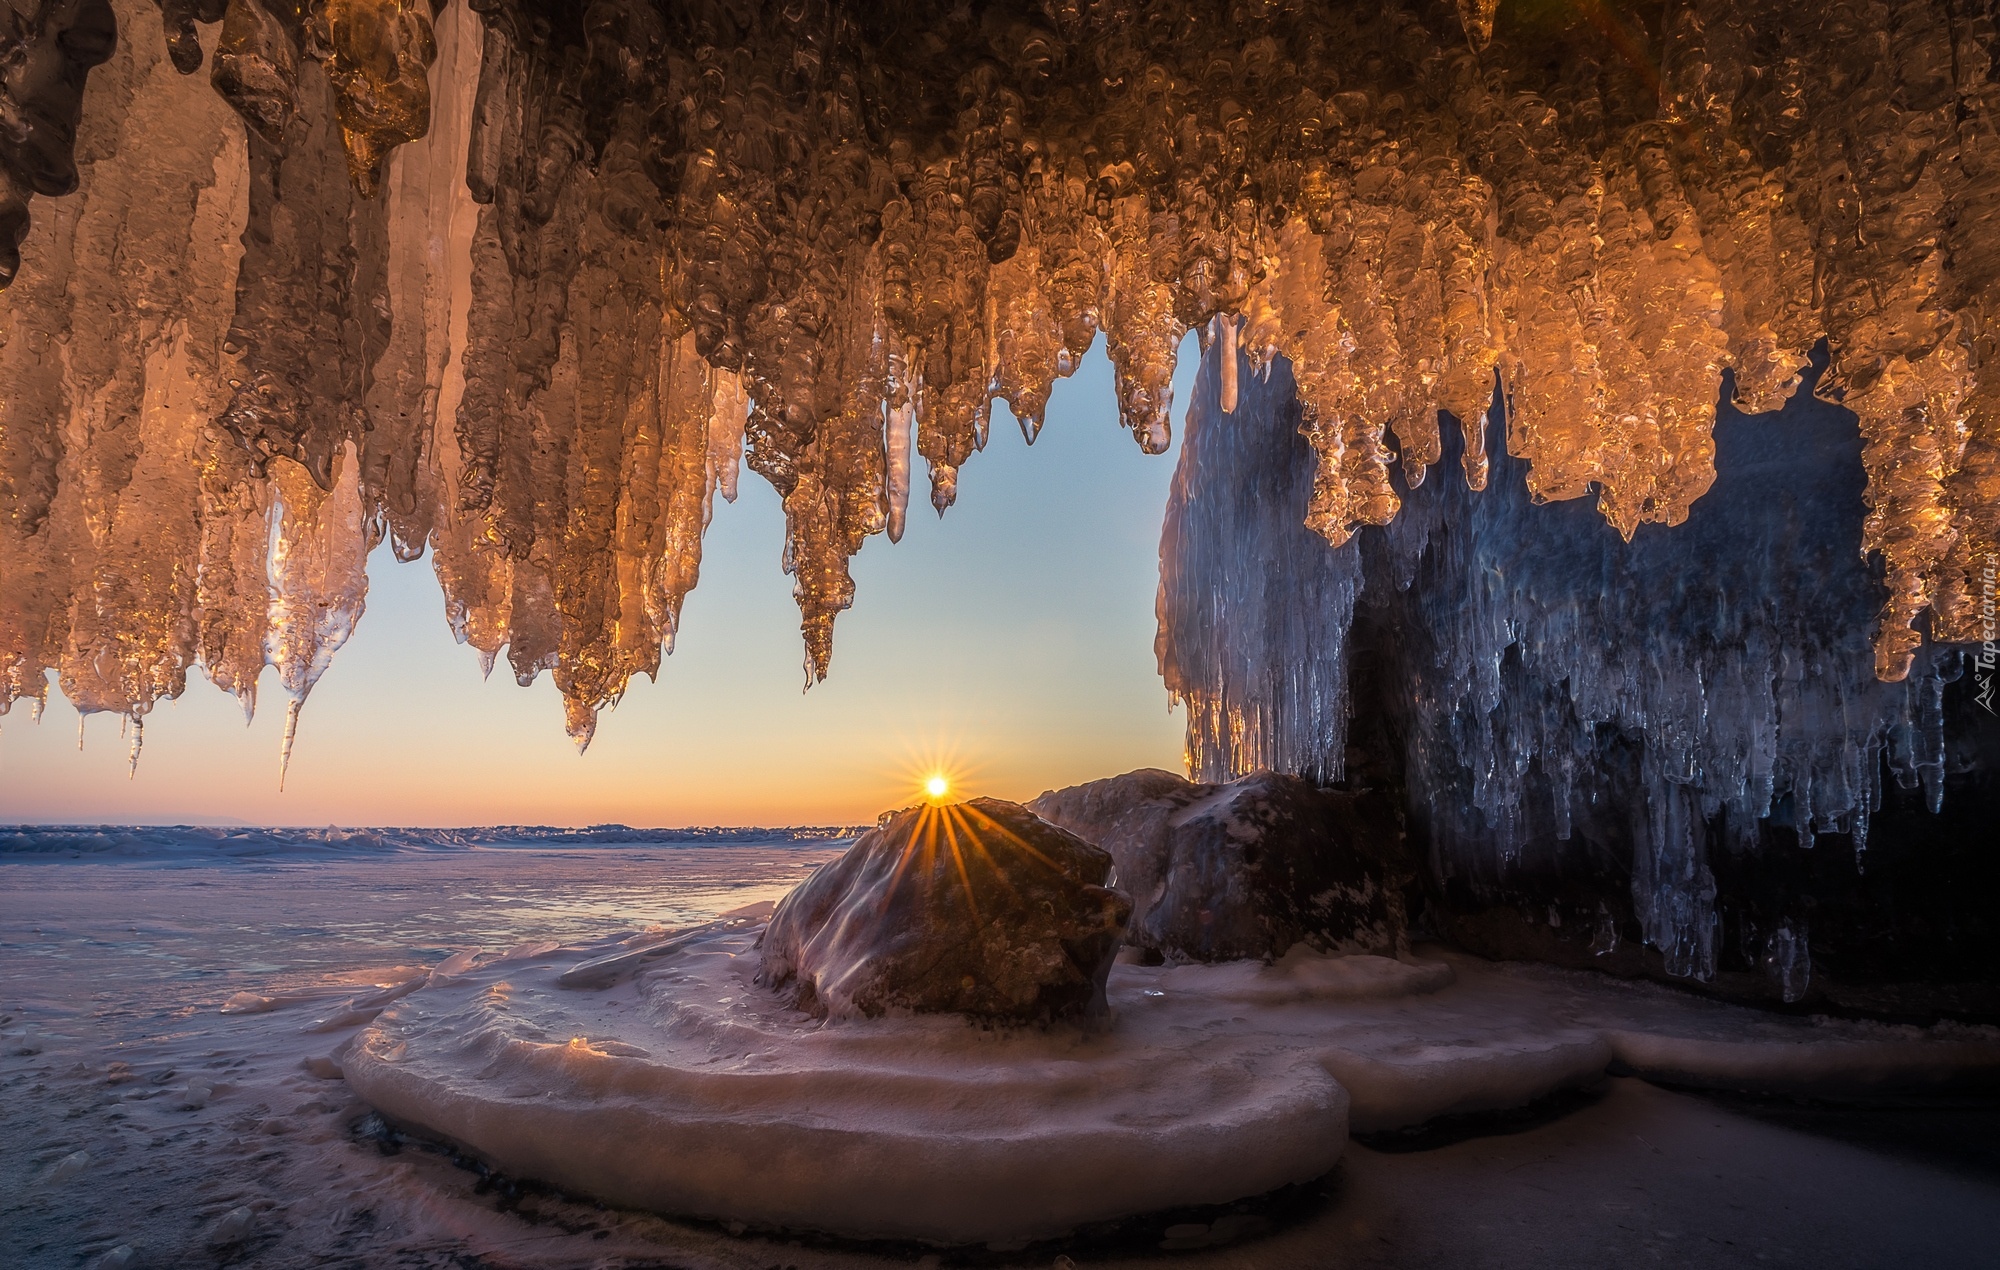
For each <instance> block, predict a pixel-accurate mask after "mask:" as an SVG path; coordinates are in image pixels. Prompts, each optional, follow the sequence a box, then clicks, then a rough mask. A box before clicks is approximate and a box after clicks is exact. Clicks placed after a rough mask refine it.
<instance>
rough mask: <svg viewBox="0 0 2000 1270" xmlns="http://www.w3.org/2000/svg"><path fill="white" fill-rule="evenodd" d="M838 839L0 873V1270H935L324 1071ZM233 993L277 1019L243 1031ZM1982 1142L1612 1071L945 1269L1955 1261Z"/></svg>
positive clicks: (7, 863)
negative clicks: (795, 1229) (468, 1146)
mask: <svg viewBox="0 0 2000 1270" xmlns="http://www.w3.org/2000/svg"><path fill="white" fill-rule="evenodd" d="M225 836H226V835H225ZM234 840H235V841H238V842H239V843H240V842H241V841H243V839H242V838H241V837H240V836H238V837H236V838H235V839H234ZM839 845H840V844H825V843H815V842H808V843H804V844H799V843H765V844H746V843H743V842H740V841H738V842H734V843H730V844H728V845H688V844H680V845H666V844H661V845H650V846H649V845H645V844H643V843H634V842H625V843H621V844H619V845H615V846H603V845H597V846H567V845H564V846H551V845H548V844H547V843H546V842H540V843H534V842H529V843H522V844H519V845H514V846H508V847H494V846H492V845H490V844H480V843H449V842H434V843H431V844H429V845H425V846H420V847H419V846H411V845H410V844H409V843H401V844H398V845H392V846H390V847H384V846H383V845H382V844H380V843H377V844H375V845H367V844H360V845H351V846H350V845H341V844H330V843H328V842H327V841H326V840H325V838H324V837H323V836H322V837H319V838H315V839H311V840H309V841H308V842H305V843H301V844H299V847H298V849H297V850H277V851H271V850H264V849H258V850H255V851H251V852H247V853H234V852H230V851H224V850H217V849H215V848H214V847H213V845H212V844H211V845H210V846H209V847H203V848H200V849H193V848H189V847H188V845H187V843H186V842H181V843H179V844H178V846H176V847H175V849H173V850H166V851H161V850H158V849H156V848H151V847H146V846H127V847H124V848H120V849H119V850H117V851H113V852H106V851H103V850H82V849H79V850H76V851H74V853H72V851H71V850H70V849H68V848H64V849H62V850H57V851H43V852H21V851H15V850H7V851H4V852H0V1020H4V1021H0V1140H4V1141H5V1142H6V1143H7V1144H8V1148H9V1149H8V1150H6V1151H4V1152H0V1265H5V1266H8V1267H15V1266H19V1267H29V1268H34V1267H42V1266H50V1267H90V1266H97V1265H104V1266H112V1265H124V1266H131V1265H150V1266H155V1267H159V1266H200V1265H242V1266H259V1267H262V1266H272V1267H292V1266H298V1267H307V1266H315V1267H317V1266H347V1267H374V1266H437V1267H445V1266H454V1267H491V1268H495V1270H497V1268H498V1267H503V1266H504V1267H571V1266H574V1267H604V1268H611V1267H639V1266H660V1265H671V1266H676V1267H683V1266H685V1267H718V1268H720V1267H728V1268H730V1270H753V1268H754V1270H762V1268H764V1267H770V1266H773V1265H776V1266H797V1267H802V1268H803V1267H808V1266H810V1267H821V1266H824V1267H843V1268H845V1267H862V1266H875V1265H882V1264H904V1265H909V1264H923V1263H925V1260H926V1258H932V1259H933V1260H932V1261H931V1263H932V1264H935V1263H936V1261H935V1258H936V1256H937V1254H934V1253H931V1252H929V1251H928V1250H925V1249H922V1248H920V1247H916V1246H908V1245H904V1246H897V1245H884V1246H877V1247H872V1248H859V1247H855V1246H851V1245H850V1246H842V1245H831V1244H814V1243H800V1242H796V1241H790V1240H774V1239H765V1238H758V1237H756V1236H754V1235H753V1236H751V1237H748V1238H743V1237H737V1236H733V1235H732V1234H731V1233H730V1232H729V1231H728V1230H726V1229H724V1228H722V1227H719V1226H716V1225H713V1224H704V1223H690V1222H676V1221H670V1220H667V1219H664V1218H660V1217H656V1216H652V1215H648V1214H641V1213H633V1212H626V1211H620V1210H616V1209H606V1208H602V1207H600V1206H597V1205H594V1204H590V1203H588V1202H578V1201H574V1200H570V1199H565V1198H563V1197H561V1196H558V1195H555V1194H552V1193H550V1192H548V1191H546V1190H543V1189H540V1188H535V1187H531V1186H530V1187H522V1186H517V1185H514V1184H513V1183H511V1182H509V1181H507V1180H506V1179H493V1178H489V1177H485V1176H482V1174H481V1173H479V1172H478V1171H476V1170H475V1169H473V1168H472V1167H470V1166H469V1165H468V1164H467V1162H465V1161H463V1160H456V1159H454V1158H452V1157H451V1156H450V1155H448V1154H447V1153H444V1152H441V1151H439V1150H436V1149H434V1148H430V1147H427V1146H425V1145H423V1144H421V1143H418V1142H415V1141H411V1140H407V1139H403V1138H402V1137H400V1136H399V1135H396V1134H394V1133H392V1132H388V1131H386V1130H385V1129H384V1128H383V1127H382V1126H381V1125H380V1122H379V1121H378V1120H376V1119H375V1118H373V1117H372V1116H371V1115H370V1114H369V1113H368V1110H367V1108H365V1107H363V1106H362V1105H360V1104H359V1103H358V1102H357V1101H356V1100H355V1099H354V1098H353V1097H352V1095H351V1094H350V1093H349V1091H348V1089H347V1086H346V1083H345V1082H344V1081H343V1080H341V1079H339V1078H338V1077H337V1075H336V1074H335V1073H334V1072H333V1070H332V1069H330V1068H329V1066H328V1064H327V1062H326V1057H327V1056H328V1055H329V1054H331V1053H333V1052H334V1051H335V1050H336V1049H338V1048H339V1047H341V1046H344V1045H345V1044H346V1042H347V1041H348V1039H349V1038H350V1037H351V1036H352V1035H353V1034H354V1031H355V1029H356V1028H357V1027H358V1026H359V1023H358V1022H352V1021H348V1022H343V1021H342V1020H343V1019H345V1018H348V1017H350V1016H348V1015H343V1014H342V1011H343V1010H344V1009H345V1008H346V1007H348V1006H351V1005H353V1004H354V1003H356V1002H361V1003H364V1004H365V1003H366V1002H368V1001H369V1000H371V998H372V997H379V996H382V995H386V994H387V993H394V992H396V991H398V990H399V987H400V986H401V985H406V984H409V983H411V982H417V981H421V979H422V977H423V976H424V974H425V972H426V971H427V970H429V969H431V968H434V967H437V966H439V965H440V964H442V963H444V962H445V961H446V959H447V958H449V957H451V956H453V955H456V954H461V953H465V952H468V951H470V950H472V949H486V950H489V951H500V950H507V949H510V948H515V947H517V946H520V945H524V944H526V945H536V944H543V943H548V942H551V941H560V942H563V943H568V944H580V943H586V942H596V941H601V940H604V939H606V938H609V937H612V936H615V935H618V934H620V933H623V932H630V931H635V930H643V929H646V928H648V927H654V926H679V925H683V924H687V923H690V922H695V921H700V920H705V919H707V918H710V917H712V916H714V915H715V914H717V913H719V912H723V911H725V910H728V909H733V908H737V907H740V906H742V905H745V904H750V903H755V902H757V901H760V900H766V899H775V898H777V897H778V896H779V895H781V894H782V893H783V892H784V891H785V890H787V889H789V887H790V886H791V885H793V884H794V883H795V882H797V881H798V880H799V879H800V878H801V877H802V876H804V874H805V873H806V872H807V871H808V870H810V869H811V868H812V867H814V866H815V865H817V864H818V863H820V862H821V861H824V860H826V859H828V858H831V857H832V856H833V855H834V854H836V853H837V851H838V849H839ZM1171 986H1172V985H1171V984H1169V985H1168V987H1169V988H1171ZM385 990H386V992H385ZM259 1000H262V1001H265V1002H269V1003H271V1004H273V1005H274V1006H275V1007H276V1008H271V1009H268V1010H263V1009H258V1008H257V1007H256V1006H255V1005H254V1004H253V1005H250V1006H247V1007H246V1006H244V1005H243V1003H244V1002H252V1003H254V1002H257V1001H259ZM232 1001H235V1002H237V1003H238V1007H237V1008H249V1009H252V1010H254V1011H255V1012H249V1013H224V1012H223V1007H224V1006H225V1005H226V1004H228V1003H230V1002H232ZM366 1012H367V1011H366V1010H363V1011H361V1013H366ZM319 1024H330V1025H331V1026H328V1027H327V1028H326V1030H311V1029H313V1028H314V1027H315V1025H319ZM1558 1111H1559V1112H1561V1113H1562V1114H1559V1115H1558V1114H1555V1113H1556V1112H1558ZM1996 1141H2000V1114H1996V1112H1995V1110H1994V1106H1993V1104H1992V1103H1991V1102H1990V1101H1989V1100H1985V1099H1982V1098H1970V1097H1963V1096H1959V1097H1952V1098H1945V1099H1930V1100H1908V1099H1903V1100H1897V1101H1894V1102H1893V1103H1887V1104H1880V1103H1878V1104H1873V1105H1869V1106H1865V1107H1850V1108H1845V1109H1837V1110H1830V1109H1827V1108H1825V1107H1819V1106H1811V1105H1793V1104H1788V1103H1774V1102H1749V1103H1745V1102H1740V1101H1739V1102H1733V1103H1719V1102H1716V1101H1713V1100H1710V1099H1707V1098H1700V1097H1695V1096H1691V1095H1688V1094H1684V1093H1677V1092H1673V1091H1670V1090H1665V1089H1660V1088H1657V1087H1654V1086H1651V1085H1646V1084H1643V1083H1641V1082H1639V1081H1637V1080H1630V1079H1614V1080H1612V1081H1610V1082H1609V1083H1608V1085H1607V1086H1606V1087H1605V1088H1604V1089H1603V1090H1601V1091H1600V1092H1598V1093H1596V1094H1578V1095H1575V1096H1573V1097H1569V1098H1568V1099H1567V1100H1565V1101H1563V1102H1562V1103H1561V1104H1560V1105H1559V1106H1555V1107H1545V1108H1543V1109H1542V1110H1541V1111H1540V1112H1538V1113H1535V1114H1530V1115H1528V1116H1526V1117H1521V1118H1514V1119H1506V1118H1503V1119H1501V1120H1497V1121H1490V1122H1482V1123H1480V1124H1477V1125H1473V1126H1470V1127H1469V1128H1468V1127H1464V1126H1461V1127H1459V1128H1457V1129H1454V1128H1452V1127H1450V1126H1446V1127H1445V1128H1444V1129H1443V1130H1441V1131H1440V1132H1438V1133H1436V1134H1430V1135H1429V1136H1423V1135H1420V1136H1418V1137H1414V1138H1399V1137H1396V1136H1394V1135H1389V1136H1378V1137H1374V1138H1363V1139H1362V1140H1360V1141H1359V1142H1357V1143H1356V1144H1355V1145H1353V1146H1351V1147H1350V1148H1349V1149H1348V1151H1347V1152H1346V1154H1345V1156H1344V1157H1343V1159H1342V1163H1341V1164H1340V1166H1339V1168H1338V1169H1337V1170H1336V1171H1335V1172H1334V1173H1333V1174H1332V1175H1330V1176H1329V1177H1328V1178H1325V1179H1322V1181H1321V1182H1319V1183H1315V1184H1313V1185H1310V1186H1307V1187H1305V1188H1302V1189H1301V1190H1299V1191H1297V1192H1295V1193H1292V1194H1289V1195H1286V1196H1282V1197H1279V1198H1278V1199H1275V1200H1271V1201H1263V1202H1259V1203H1254V1204H1249V1205H1245V1206H1243V1210H1242V1211H1241V1212H1240V1213H1237V1214H1234V1215H1231V1216H1229V1217H1226V1218H1224V1219H1221V1220H1213V1219H1212V1218H1213V1215H1212V1214H1211V1215H1207V1216H1206V1217H1205V1218H1204V1220H1202V1221H1186V1220H1177V1219H1175V1218H1174V1217H1172V1216H1171V1215H1169V1216H1167V1217H1164V1218H1161V1219H1158V1220H1156V1221H1152V1222H1151V1223H1150V1224H1148V1222H1146V1221H1141V1222H1139V1223H1137V1224H1135V1225H1134V1226H1132V1227H1131V1228H1130V1229H1126V1230H1122V1231H1118V1232H1113V1233H1112V1234H1110V1235H1107V1236H1106V1237H1105V1238H1103V1239H1101V1240H1099V1241H1098V1242H1096V1243H1092V1244H1089V1245H1078V1246H1074V1247H1067V1248H1061V1249H1054V1250H1051V1249H1049V1248H1047V1247H1036V1248H1031V1249H1027V1250H1022V1251H1019V1252H1008V1251H990V1252H989V1251H986V1250H977V1251H974V1252H964V1253H952V1252H947V1253H945V1254H943V1262H944V1264H959V1263H966V1264H972V1263H1004V1264H1021V1265H1040V1266H1047V1265H1050V1264H1051V1263H1052V1262H1055V1258H1056V1257H1057V1256H1070V1257H1072V1258H1073V1259H1074V1260H1075V1261H1076V1262H1077V1263H1078V1264H1103V1265H1122V1264H1137V1263H1142V1262H1145V1261H1148V1260H1151V1259H1153V1258H1155V1257H1158V1256H1160V1255H1161V1253H1162V1251H1163V1250H1166V1251H1171V1252H1172V1253H1173V1256H1174V1259H1175V1264H1177V1265H1180V1266H1185V1267H1189V1270H1194V1268H1195V1267H1202V1268H1204V1270H1205V1268H1206V1267H1208V1266H1217V1267H1221V1266H1236V1267H1248V1266H1256V1267H1260V1268H1261V1267H1271V1268H1272V1270H1284V1268H1286V1267H1293V1266H1297V1267H1307V1266H1323V1265H1334V1264H1339V1265H1343V1266H1344V1265H1359V1266H1384V1267H1387V1266H1514V1265H1520V1266H1537V1267H1546V1266H1565V1265H1577V1266H1586V1265H1588V1266H1597V1265H1605V1264H1675V1265H1747V1264H1758V1265H1813V1266H1857V1267H1859V1266H1875V1265H1884V1264H1898V1263H1902V1264H1926V1265H1941V1266H1953V1265H1983V1264H1991V1257H1992V1256H1993V1255H1994V1247H1995V1245H1996V1242H2000V1154H1996V1148H1995V1146H1994V1143H1995V1142H1996ZM1412 1148H1419V1149H1412ZM1204 1245H1219V1246H1212V1247H1205V1246H1204Z"/></svg>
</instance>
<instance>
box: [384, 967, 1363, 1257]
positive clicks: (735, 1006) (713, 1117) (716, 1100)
mask: <svg viewBox="0 0 2000 1270" xmlns="http://www.w3.org/2000/svg"><path fill="white" fill-rule="evenodd" d="M754 943H755V936H754V935H746V934H737V935H724V936H719V937H715V938H712V939H709V940H707V941H704V942H701V943H697V944H695V945H693V946H690V947H688V948H687V949H685V950H684V951H683V952H681V953H680V954H679V956H678V957H677V958H676V960H675V962H674V963H673V965H672V968H662V969H657V970H648V971H644V972H642V973H641V974H640V975H639V976H638V977H637V979H636V980H635V981H634V982H632V983H630V984H628V985H622V986H620V987H617V988H613V989H610V990H607V991H604V992H596V993H588V994H584V993H573V992H562V991H560V990H557V989H555V988H554V986H553V983H552V979H553V976H552V975H551V974H550V971H551V970H553V969H554V968H555V967H556V966H559V965H561V964H562V960H561V958H554V959H551V961H550V962H548V963H544V964H541V965H530V966H524V967H515V968H509V969H508V970H506V971H503V972H498V973H493V972H489V973H484V974H481V973H478V972H473V973H470V974H468V975H465V976H463V977H462V978H461V979H460V980H459V981H458V983H457V984H456V985H455V986H453V987H451V988H449V989H432V990H428V991H426V992H423V993H420V994H418V995H416V996H414V997H411V998H409V999H407V1000H406V1001H404V1002H402V1003H400V1005H399V1006H398V1007H397V1008H396V1010H395V1011H394V1014H393V1017H388V1016H385V1017H384V1018H383V1019H382V1020H380V1021H379V1022H378V1024H377V1026H376V1027H374V1028H372V1029H371V1030H369V1031H368V1032H366V1033H364V1034H363V1035H362V1036H361V1037H360V1038H359V1040H358V1041H357V1042H356V1044H355V1046H354V1048H353V1049H352V1050H351V1051H350V1052H349V1054H348V1055H347V1057H346V1061H345V1070H346V1076H347V1079H348V1081H349V1083H350V1084H352V1085H353V1086H354V1088H355V1089H356V1090H357V1091H358V1092H359V1093H360V1094H361V1095H362V1097H364V1098H366V1099H367V1100H368V1101H369V1102H371V1103H372V1104H374V1105H375V1106H376V1107H378V1108H380V1109H381V1110H383V1111H384V1112H386V1113H388V1114H389V1115H391V1116H394V1117H396V1118H398V1119H401V1120H404V1121H408V1122H411V1123H415V1124H419V1125H423V1126H425V1127H428V1128H430V1129H432V1130H435V1131H437V1132H440V1133H443V1134H446V1135H448V1136H449V1137H451V1138H453V1139H455V1140H457V1141H459V1142H461V1143H464V1144H466V1145H467V1146H469V1147H472V1148H473V1149H474V1150H476V1151H477V1152H478V1153H480V1154H481V1155H483V1156H485V1157H486V1158H488V1159H491V1160H493V1161H495V1162H497V1163H498V1164H500V1166H501V1167H503V1168H504V1169H507V1170H509V1171H510V1172H515V1173H518V1174H521V1175H524V1176H530V1177H537V1178H542V1179H545V1180H548V1181H552V1182H555V1183H558V1184H560V1185H562V1186H564V1187H567V1188H572V1189H574V1190H577V1191H580V1192H583V1193H586V1194H590V1195H595V1196H599V1197H602V1198H605V1199H609V1200H612V1201H614V1202H618V1203H623V1204H630V1205H636V1206H640V1207H650V1208H656V1209H661V1210H664V1211H668V1212H675V1213H683V1214H691V1215H695V1216H702V1217H712V1218H719V1219H724V1220H734V1221H742V1222H747V1223H751V1224H755V1225H762V1226H775V1227H782V1228H795V1229H811V1230H823V1231H831V1232H834V1233H838V1234H842V1235H849V1236H860V1237H896V1238H913V1239H924V1240H932V1241H937V1242H944V1243H961V1242H986V1241H1013V1240H1022V1239H1033V1238H1037V1237H1044V1236H1053V1235H1059V1234H1062V1233H1065V1232H1067V1231H1069V1230H1071V1229H1073V1228H1074V1227H1076V1226H1077V1225H1080V1224H1083V1223H1087V1222H1092V1221H1098V1220H1104V1219H1108V1218H1113V1217H1119V1216H1123V1215H1127V1214H1130V1213H1137V1212H1146V1211H1151V1210H1154V1209H1161V1208H1169V1207H1174V1206H1178V1205H1188V1204H1205V1203H1220V1202H1224V1201H1228V1200H1232V1199H1238V1198H1242V1197H1244V1196H1249V1195H1256V1194H1260V1193H1262V1192H1264V1191H1268V1190H1271V1189H1274V1188H1276V1187H1278V1186H1282V1185H1285V1184H1287V1183H1292V1182H1303V1181H1307V1180H1309V1179H1311V1178H1315V1177H1317V1176H1319V1175H1320V1174H1322V1173H1324V1172H1326V1171H1327V1170H1328V1169H1330V1168H1332V1167H1333V1164H1334V1162H1335V1161H1336V1160H1337V1159H1338V1158H1339V1155H1340V1151H1341V1147H1342V1145H1343V1144H1344V1142H1345V1140H1346V1136H1347V1095H1346V1094H1345V1093H1344V1092H1343V1091H1342V1089H1341V1087H1340V1086H1339V1085H1338V1084H1336V1083H1335V1082H1334V1080H1333V1079H1332V1078H1331V1077H1330V1076H1328V1075H1327V1073H1326V1071H1325V1069H1324V1068H1322V1067H1321V1066H1320V1065H1319V1064H1317V1063H1315V1062H1314V1061H1313V1059H1312V1056H1311V1055H1310V1054H1308V1053H1305V1052H1303V1051H1300V1050H1274V1049H1272V1048H1271V1047H1270V1046H1269V1045H1268V1043H1266V1041H1265V1038H1262V1037H1259V1036H1256V1035H1255V1034H1250V1035H1241V1034H1235V1033H1234V1032H1233V1030H1232V1029H1228V1028H1226V1027H1206V1028H1188V1027H1181V1026H1176V1025H1175V1022H1174V1021H1169V1020H1167V1019H1164V1018H1162V1019H1155V1020H1153V1021H1152V1023H1151V1026H1147V1027H1145V1028H1144V1029H1143V1034H1144V1035H1145V1037H1146V1043H1144V1044H1133V1043H1132V1042H1131V1040H1130V1039H1129V1038H1127V1037H1126V1036H1125V1035H1124V1034H1123V1031H1120V1032H1117V1033H1107V1034H1096V1033H1091V1032H1087V1031H1084V1030H1080V1029H1063V1028H1055V1029H1049V1030H1037V1029H1030V1030H1025V1031H1019V1032H1007V1031H992V1030H981V1029H977V1028H974V1027H972V1026H970V1025H968V1024H967V1023H966V1022H965V1021H964V1020H963V1019H960V1018H956V1017H926V1018H902V1019H890V1020H878V1021H871V1022H867V1023H856V1022H848V1023H843V1024H838V1025H830V1026H825V1027H821V1026H820V1025H819V1024H818V1022H817V1021H816V1020H814V1019H812V1018H811V1017H810V1016H808V1015H805V1014H803V1013H800V1012H797V1011H794V1010H791V1009H788V1008H786V1007H785V1006H783V1005H782V1004H781V1003H780V1001H779V1000H778V998H777V997H775V996H774V995H772V994H770V993H768V992H766V991H764V990H763V989H760V988H758V987H757V986H756V985H755V984H754V982H753V979H754V976H755V973H756V968H757V964H758V958H757V955H756V953H755V951H754ZM1218 1022H1220V1021H1218Z"/></svg>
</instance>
